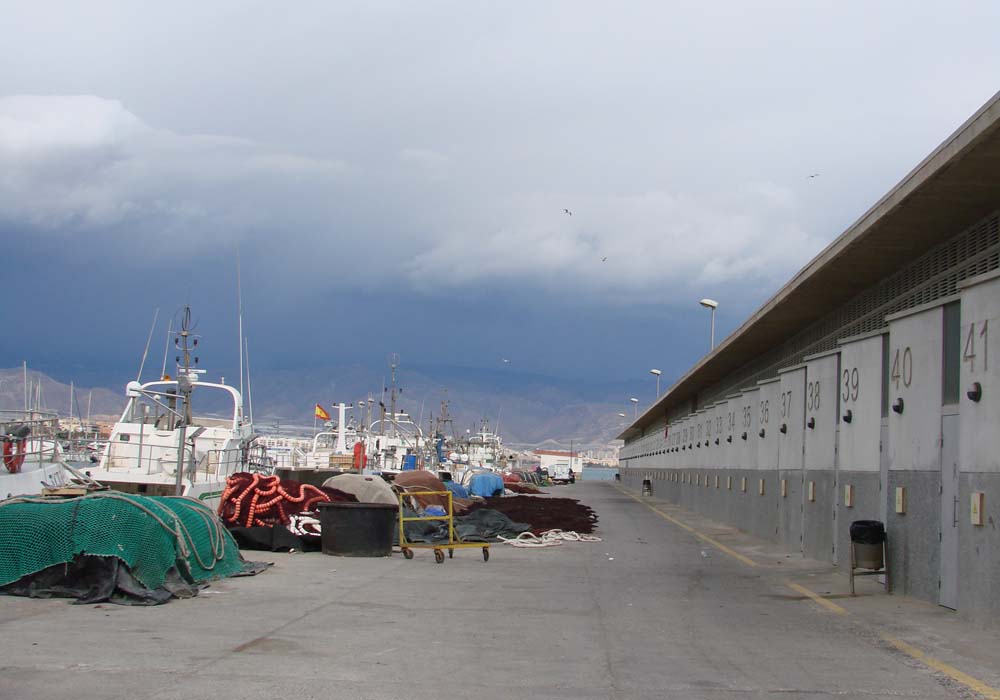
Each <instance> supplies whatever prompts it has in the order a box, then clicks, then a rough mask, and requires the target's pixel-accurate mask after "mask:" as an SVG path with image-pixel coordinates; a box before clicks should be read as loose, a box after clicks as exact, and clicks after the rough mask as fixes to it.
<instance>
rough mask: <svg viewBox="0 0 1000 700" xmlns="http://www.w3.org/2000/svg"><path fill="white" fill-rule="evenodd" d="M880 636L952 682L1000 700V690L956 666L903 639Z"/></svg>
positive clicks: (992, 699)
mask: <svg viewBox="0 0 1000 700" xmlns="http://www.w3.org/2000/svg"><path fill="white" fill-rule="evenodd" d="M880 636H881V637H882V639H883V640H885V641H886V642H887V643H888V644H890V645H892V646H893V647H895V648H896V649H898V650H899V651H901V652H903V653H904V654H906V655H907V656H909V657H911V658H914V659H916V660H917V661H919V662H920V663H922V664H923V665H924V666H927V667H929V668H932V669H934V670H935V671H937V672H938V673H943V674H944V675H946V676H948V677H949V678H951V679H952V680H954V681H958V682H959V683H961V684H962V685H964V686H967V687H969V688H971V689H972V690H974V691H975V692H977V693H979V694H980V695H982V696H983V697H984V698H990V700H1000V690H997V689H996V688H994V687H993V686H990V685H986V684H985V683H983V682H982V681H981V680H979V679H978V678H973V677H972V676H970V675H969V674H967V673H963V672H962V671H959V670H958V669H957V668H955V667H954V666H950V665H948V664H946V663H945V662H943V661H938V660H937V659H935V658H934V657H933V656H928V655H927V654H925V653H924V652H922V651H920V650H919V649H917V648H916V647H915V646H913V645H912V644H908V643H907V642H904V641H903V640H902V639H896V638H895V637H890V636H888V635H885V634H883V635H880Z"/></svg>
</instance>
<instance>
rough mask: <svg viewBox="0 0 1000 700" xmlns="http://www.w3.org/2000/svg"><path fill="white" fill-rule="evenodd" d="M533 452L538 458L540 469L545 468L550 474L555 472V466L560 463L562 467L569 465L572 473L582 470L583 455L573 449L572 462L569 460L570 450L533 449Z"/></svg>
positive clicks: (578, 472)
mask: <svg viewBox="0 0 1000 700" xmlns="http://www.w3.org/2000/svg"><path fill="white" fill-rule="evenodd" d="M534 454H535V457H537V458H538V461H539V465H540V466H541V467H542V469H545V470H547V471H548V472H549V473H550V474H552V473H553V472H555V467H556V465H558V464H561V465H562V466H563V467H565V466H567V465H569V467H570V468H571V469H572V470H573V473H574V474H580V473H581V472H582V471H583V457H582V456H581V455H580V453H579V452H576V451H574V452H573V453H572V463H571V461H570V452H568V451H562V450H535V452H534Z"/></svg>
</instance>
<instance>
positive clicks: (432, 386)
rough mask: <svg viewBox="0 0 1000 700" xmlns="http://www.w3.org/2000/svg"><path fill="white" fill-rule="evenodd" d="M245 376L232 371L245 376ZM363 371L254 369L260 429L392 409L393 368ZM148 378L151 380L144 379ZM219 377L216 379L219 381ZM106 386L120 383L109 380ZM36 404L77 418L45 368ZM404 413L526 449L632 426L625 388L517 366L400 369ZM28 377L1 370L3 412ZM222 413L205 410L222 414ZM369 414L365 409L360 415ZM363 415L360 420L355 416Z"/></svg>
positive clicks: (91, 399) (32, 375) (98, 400)
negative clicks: (344, 408) (318, 414)
mask: <svg viewBox="0 0 1000 700" xmlns="http://www.w3.org/2000/svg"><path fill="white" fill-rule="evenodd" d="M238 375H239V370H238V369H237V370H235V371H233V372H232V373H230V374H229V375H227V376H229V377H230V383H233V382H232V381H231V377H233V376H238ZM381 375H382V373H381V371H379V370H372V369H371V368H370V367H365V366H362V365H339V366H327V367H318V368H317V367H311V368H296V369H281V368H264V369H260V370H254V373H253V376H252V378H251V380H252V386H251V388H252V392H250V396H251V399H252V408H253V413H254V423H255V425H256V427H257V429H258V431H259V432H264V433H267V432H270V431H273V430H275V429H277V428H280V427H282V426H284V427H288V426H293V425H294V426H301V427H302V428H309V429H311V427H312V425H313V415H314V408H315V405H316V404H321V405H322V406H323V407H324V408H325V409H326V410H327V411H329V412H330V413H331V415H333V416H334V417H336V416H335V413H334V409H333V408H332V405H333V404H334V403H337V402H341V401H342V402H344V403H347V404H354V405H356V404H357V403H358V402H359V401H360V400H366V399H368V398H369V397H370V398H371V399H372V400H373V401H374V403H375V404H376V405H377V404H378V402H379V400H384V402H385V404H386V406H388V405H389V391H388V388H387V387H386V389H385V391H384V392H383V383H384V384H385V385H388V384H390V383H391V374H390V370H389V369H388V368H386V370H385V376H384V377H383V376H381ZM130 379H134V377H126V376H122V377H121V378H120V386H119V387H117V388H114V387H113V385H112V386H79V385H76V386H75V390H74V392H73V394H74V408H73V412H74V415H79V416H82V417H84V418H86V416H87V415H88V414H89V415H92V416H94V417H95V419H96V417H98V416H103V417H105V418H114V417H117V415H119V414H120V413H121V410H122V408H123V406H124V401H125V400H124V385H125V384H126V383H127V382H128V381H129V380H130ZM144 379H146V380H147V381H148V379H149V378H148V377H145V378H144ZM218 379H219V377H211V378H207V380H208V381H218ZM105 382H106V383H109V384H110V383H111V382H113V379H112V380H110V381H109V380H107V379H105ZM28 386H29V388H30V390H31V394H32V396H31V398H30V403H31V404H32V405H34V404H35V402H36V401H37V403H38V405H40V406H41V407H43V408H46V409H48V410H52V411H55V412H57V413H59V414H60V415H67V414H68V412H69V408H70V406H69V402H70V386H69V382H68V381H65V382H63V381H58V380H56V379H54V378H52V377H51V376H49V375H47V374H44V373H42V372H39V371H37V370H32V369H29V370H28ZM397 386H398V387H399V392H398V400H397V404H398V407H399V409H400V410H405V411H407V412H409V413H410V415H411V416H412V418H413V419H414V420H420V422H421V425H422V427H424V428H425V429H426V427H427V425H428V420H429V419H430V418H431V416H432V415H433V416H434V417H437V416H438V415H439V414H440V411H441V402H442V401H443V400H446V401H447V402H448V405H449V413H450V415H451V417H452V419H453V421H454V426H455V430H456V432H463V431H465V430H466V429H468V430H473V429H474V428H475V427H476V426H477V425H478V424H479V423H480V422H481V421H482V420H483V419H486V420H488V421H489V423H490V425H491V426H492V427H493V428H497V427H499V432H500V433H501V435H502V436H503V438H504V442H505V443H507V444H510V445H514V446H522V447H548V448H563V449H565V448H567V447H569V446H570V442H571V441H572V443H573V448H574V449H600V448H606V447H610V446H611V445H612V443H613V439H614V437H615V435H617V434H618V432H619V431H620V430H621V428H622V427H623V425H624V419H622V418H621V417H620V416H619V415H618V413H619V412H624V411H625V410H626V408H625V406H626V405H627V404H626V402H624V401H622V399H621V398H619V397H621V396H623V395H625V393H624V392H623V390H622V387H621V386H620V385H619V384H611V383H608V384H604V385H602V384H595V383H593V382H591V383H587V384H583V383H581V382H576V381H573V380H569V379H562V378H554V377H546V376H541V375H534V374H525V373H519V372H517V371H514V370H513V369H512V368H510V367H509V366H503V367H501V368H498V369H495V370H490V369H485V370H484V369H482V368H463V367H414V368H407V369H405V370H403V371H397ZM24 394H25V392H24V375H23V369H22V368H20V367H17V368H9V369H0V409H17V408H22V407H23V406H24V401H25V396H24ZM218 408H220V407H215V406H199V405H197V404H196V411H199V410H200V411H204V412H213V411H215V410H217V409H218ZM358 410H360V409H358ZM354 415H356V416H360V413H358V412H356V413H355V414H354Z"/></svg>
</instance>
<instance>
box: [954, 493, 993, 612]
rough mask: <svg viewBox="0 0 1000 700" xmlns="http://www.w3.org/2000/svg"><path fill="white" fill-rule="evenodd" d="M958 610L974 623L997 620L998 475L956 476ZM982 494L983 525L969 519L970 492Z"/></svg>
mask: <svg viewBox="0 0 1000 700" xmlns="http://www.w3.org/2000/svg"><path fill="white" fill-rule="evenodd" d="M958 489H959V496H958V542H959V549H958V571H959V576H958V610H959V612H961V614H962V615H963V616H965V617H968V618H969V619H971V620H973V621H974V622H975V623H976V624H979V625H987V624H993V625H995V624H996V623H997V620H998V619H1000V576H998V575H997V574H998V572H1000V532H998V528H1000V474H982V473H971V474H970V473H965V474H960V475H959V485H958ZM974 491H979V492H982V493H983V494H984V499H983V500H984V504H983V505H984V507H983V525H982V526H976V525H973V524H972V522H971V518H970V511H971V502H972V493H973V492H974Z"/></svg>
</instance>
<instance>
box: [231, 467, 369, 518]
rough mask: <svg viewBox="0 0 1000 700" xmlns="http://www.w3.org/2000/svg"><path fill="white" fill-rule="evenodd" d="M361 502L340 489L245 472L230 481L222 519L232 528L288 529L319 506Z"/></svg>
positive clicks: (234, 476)
mask: <svg viewBox="0 0 1000 700" xmlns="http://www.w3.org/2000/svg"><path fill="white" fill-rule="evenodd" d="M357 500H358V499H357V498H355V497H354V496H353V495H352V494H349V493H344V492H343V491H338V490H337V489H331V488H327V487H322V486H312V485H310V484H303V483H300V482H298V481H292V480H291V479H279V478H278V477H276V476H263V475H261V474H249V473H246V472H241V473H239V474H233V475H232V476H231V477H229V479H227V480H226V490H225V491H224V492H223V493H222V502H221V503H220V504H219V517H220V518H221V519H222V521H223V522H224V523H226V524H227V525H230V526H241V527H254V526H262V527H268V526H273V525H278V524H281V525H287V524H288V522H289V519H290V518H291V516H293V515H295V514H296V513H302V512H304V511H312V510H315V509H316V504H318V503H326V502H330V501H347V502H350V503H355V502H357Z"/></svg>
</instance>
